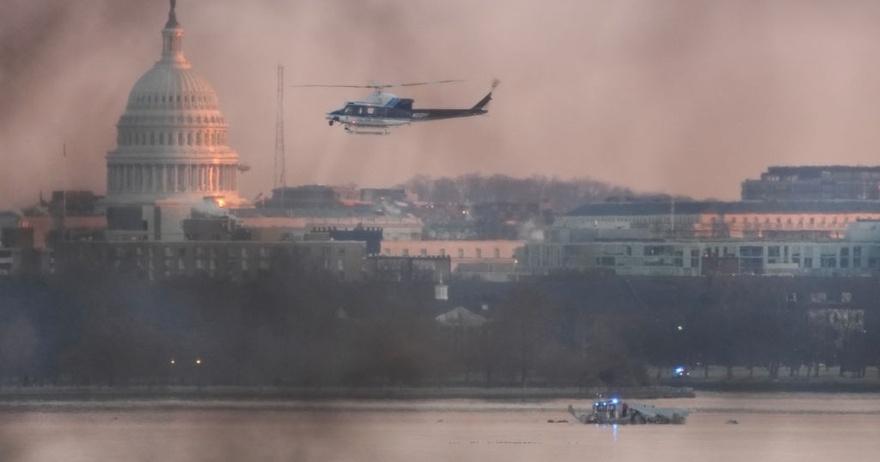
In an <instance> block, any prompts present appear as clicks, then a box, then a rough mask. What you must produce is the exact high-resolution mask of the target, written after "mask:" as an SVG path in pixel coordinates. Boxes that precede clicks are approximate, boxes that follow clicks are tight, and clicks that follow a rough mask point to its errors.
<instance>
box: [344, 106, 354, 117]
mask: <svg viewBox="0 0 880 462" xmlns="http://www.w3.org/2000/svg"><path fill="white" fill-rule="evenodd" d="M356 113H357V106H355V105H354V104H349V105H348V106H345V111H343V114H347V115H351V114H356Z"/></svg>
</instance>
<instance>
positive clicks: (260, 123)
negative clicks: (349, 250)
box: [0, 0, 880, 210]
mask: <svg viewBox="0 0 880 462" xmlns="http://www.w3.org/2000/svg"><path fill="white" fill-rule="evenodd" d="M168 8H169V2H168V1H167V0H155V1H152V2H149V3H147V2H140V3H128V2H113V1H111V0H90V1H89V2H86V3H85V4H61V5H59V4H57V2H52V1H49V0H12V1H11V4H9V5H7V6H6V7H4V15H3V16H2V17H0V43H4V46H3V48H2V49H0V83H2V84H0V140H2V141H3V144H4V146H3V153H2V154H0V160H2V161H3V162H2V165H3V168H2V169H0V210H4V209H9V208H15V207H21V206H26V205H30V204H33V203H35V202H36V201H37V199H38V197H39V194H40V192H41V191H42V193H43V195H44V197H47V196H48V194H49V192H50V191H51V190H57V189H64V188H69V189H90V190H94V191H96V192H98V193H100V194H103V193H104V192H105V191H106V155H107V152H108V151H110V150H112V149H113V148H114V147H115V146H116V139H115V138H116V133H115V124H116V122H117V121H118V118H119V116H120V114H122V112H123V111H124V108H125V103H126V99H127V97H128V92H129V91H130V90H131V88H132V86H133V85H134V83H135V81H136V80H137V78H138V77H139V76H140V75H142V74H143V73H144V72H145V71H147V70H148V69H149V68H150V67H151V66H152V65H153V63H154V62H155V60H156V57H157V54H158V52H159V43H160V42H159V41H158V40H159V34H160V30H161V28H162V25H163V24H164V23H165V20H166V19H167V12H168ZM176 12H177V17H178V19H179V21H180V22H181V24H182V25H183V26H184V28H185V30H186V36H185V38H184V40H185V44H186V53H187V57H188V59H189V60H190V61H191V62H192V64H193V66H194V67H195V68H196V69H198V70H199V71H200V72H201V73H202V74H204V75H205V77H207V78H208V79H209V80H210V81H211V82H212V84H213V85H214V86H215V88H216V90H217V94H218V97H219V104H220V108H221V110H222V111H223V114H224V115H225V116H226V118H227V119H228V121H229V124H230V130H229V144H230V145H231V147H232V148H233V149H235V150H236V151H238V152H239V153H240V156H241V160H242V162H245V163H247V164H249V165H250V166H251V167H252V168H251V170H250V171H249V172H247V173H245V174H243V175H242V178H241V181H240V185H241V187H240V190H241V195H242V197H245V198H251V199H252V198H254V197H255V196H256V195H257V194H258V193H260V192H262V193H264V194H268V192H269V190H270V189H271V187H272V178H273V172H272V166H273V155H274V142H275V105H276V82H275V78H276V72H275V70H276V66H277V65H278V64H279V63H280V64H283V65H284V66H285V81H286V82H287V83H289V85H288V87H287V88H285V102H286V108H285V123H286V130H285V141H286V151H287V171H286V177H287V183H288V184H291V185H292V184H315V183H323V184H346V183H354V184H357V185H359V186H363V187H388V186H393V185H395V184H398V183H401V182H404V181H406V180H407V179H409V178H411V177H413V176H415V175H427V176H430V177H434V178H437V177H443V176H448V177H455V176H459V175H463V174H469V173H479V174H484V175H492V174H495V173H498V174H504V175H509V176H513V177H528V176H531V175H533V174H539V175H546V176H556V177H559V178H560V179H572V178H590V179H594V180H597V181H603V182H606V183H609V184H613V185H617V186H621V187H627V188H631V189H633V190H634V191H636V192H640V193H651V192H662V193H669V194H676V195H687V196H691V197H694V198H696V199H708V198H715V199H722V200H736V199H737V198H738V197H739V193H740V183H741V182H742V181H743V180H745V179H749V178H758V177H759V175H760V174H761V172H763V171H765V170H766V168H767V167H768V166H770V165H828V164H836V165H878V164H880V162H878V159H877V153H878V152H880V137H878V136H876V134H875V132H876V126H877V125H878V123H880V104H878V103H880V85H878V84H877V82H878V81H880V28H878V27H876V26H877V24H878V23H880V5H878V4H876V3H875V2H868V1H860V0H846V1H841V2H833V3H831V2H802V1H794V0H791V1H780V2H772V3H761V2H753V3H743V2H738V1H734V0H719V1H716V2H710V3H699V2H697V3H695V2H685V1H669V2H652V1H647V0H632V1H627V2H614V3H613V4H608V3H607V2H599V1H574V0H572V1H566V0H561V1H558V2H554V3H553V4H551V5H550V6H547V5H546V4H538V3H537V2H535V1H527V0H515V1H512V2H501V1H485V2H468V1H464V0H451V1H448V2H429V1H427V0H415V1H410V2H388V1H380V0H375V1H365V2H330V3H328V2H322V1H318V0H308V1H303V2H295V3H292V4H286V3H283V2H277V1H272V0H255V1H253V2H248V3H246V4H242V3H240V2H233V1H231V0H211V1H208V0H181V1H180V2H177V5H176ZM496 77H497V78H499V79H501V81H502V84H501V86H500V87H499V88H498V90H497V91H496V93H495V99H494V101H493V102H492V103H491V105H490V107H489V109H490V112H489V115H488V116H487V117H479V118H475V119H467V120H452V121H444V122H437V123H435V124H433V125H413V126H408V127H402V128H400V129H398V130H395V131H393V133H392V134H391V135H389V136H375V137H364V136H351V135H346V134H344V133H343V132H342V131H341V130H338V127H332V128H331V127H328V126H327V125H326V121H325V120H324V119H323V114H324V113H325V112H327V111H329V110H332V109H335V108H337V107H339V106H340V105H341V104H342V103H343V102H344V101H345V100H346V99H357V98H360V97H362V96H363V95H364V94H365V91H361V90H356V89H352V90H349V89H329V88H327V89H321V88H294V87H293V85H295V84H316V83H317V84H364V83H369V82H371V81H378V82H388V83H399V82H411V81H425V80H441V79H463V80H465V81H464V82H461V83H453V84H446V85H439V86H427V87H412V88H405V89H395V90H394V92H396V93H397V94H400V95H402V96H408V97H413V98H415V99H416V103H417V104H418V105H420V106H431V107H443V106H448V107H459V106H462V105H465V106H466V105H469V104H472V103H474V102H475V101H476V100H477V99H479V98H480V97H481V96H482V95H483V94H485V91H486V90H487V89H488V87H489V85H490V83H491V81H492V79H493V78H496ZM65 145H66V152H67V156H66V157H65V156H64V155H63V151H64V150H65V149H64V146H65Z"/></svg>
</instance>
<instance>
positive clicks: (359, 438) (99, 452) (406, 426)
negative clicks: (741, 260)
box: [0, 393, 880, 462]
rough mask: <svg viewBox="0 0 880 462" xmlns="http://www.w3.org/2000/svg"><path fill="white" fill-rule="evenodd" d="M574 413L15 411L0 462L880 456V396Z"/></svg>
mask: <svg viewBox="0 0 880 462" xmlns="http://www.w3.org/2000/svg"><path fill="white" fill-rule="evenodd" d="M570 402H571V401H570V400H557V399H554V400H546V401H526V402H524V401H516V400H513V401H504V400H466V399H452V400H449V399H447V400H401V401H395V400H357V401H344V400H332V401H295V400H277V401H275V400H250V401H247V400H246V401H241V400H180V399H164V400H163V399H146V400H136V399H134V400H118V399H114V400H44V401H34V400H27V401H21V402H17V401H15V400H10V401H6V402H4V403H3V404H2V406H0V461H3V462H37V461H39V462H47V461H65V462H80V461H83V462H84V461H90V462H95V461H97V462H101V461H129V460H130V461H163V462H201V461H293V460H295V461H323V462H335V461H382V462H398V461H400V462H403V461H406V462H412V461H414V460H417V461H420V462H435V461H447V460H455V461H487V460H491V461H495V460H504V461H536V460H562V461H568V460H584V459H594V458H596V459H599V460H618V461H636V460H646V459H650V460H652V461H677V462H681V461H697V460H706V459H711V460H713V462H727V461H731V462H732V461H742V460H754V461H763V460H773V461H798V462H804V461H825V460H829V459H833V458H840V457H846V458H851V457H852V458H858V459H862V460H869V459H872V458H873V457H874V456H875V455H876V452H877V451H878V450H880V426H877V425H876V422H877V419H878V416H880V395H878V394H866V393H859V394H814V393H813V394H811V393H773V394H768V393H764V394H761V393H748V394H734V393H701V394H698V396H697V397H696V398H686V399H661V400H646V401H645V402H649V403H652V404H656V405H660V406H680V407H687V408H690V409H691V410H692V411H693V412H692V414H691V416H690V417H689V419H688V422H687V424H685V425H644V426H621V427H610V426H608V427H601V426H590V425H581V424H578V423H573V419H572V418H571V416H570V415H568V414H567V413H566V412H565V407H566V406H567V405H568V404H569V403H570ZM577 404H580V405H581V406H586V405H588V403H587V402H586V401H582V402H580V403H577ZM730 420H736V421H737V422H738V423H737V424H731V423H728V422H729V421H730Z"/></svg>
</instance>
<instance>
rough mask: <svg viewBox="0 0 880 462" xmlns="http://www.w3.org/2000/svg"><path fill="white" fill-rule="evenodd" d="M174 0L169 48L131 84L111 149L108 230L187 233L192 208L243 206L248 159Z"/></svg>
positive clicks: (114, 236)
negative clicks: (196, 63)
mask: <svg viewBox="0 0 880 462" xmlns="http://www.w3.org/2000/svg"><path fill="white" fill-rule="evenodd" d="M174 6H175V5H174V1H172V2H171V9H170V11H169V13H168V22H167V23H166V24H165V27H164V29H162V55H161V58H160V59H159V60H158V61H156V63H155V65H154V66H153V68H152V69H150V70H149V71H147V72H146V73H145V74H144V75H143V76H142V77H141V78H140V79H139V80H138V81H137V83H135V85H134V87H133V88H132V90H131V92H130V94H129V97H128V104H127V105H126V108H125V111H124V112H123V114H122V116H121V117H120V118H119V122H118V124H117V139H116V142H117V146H116V149H114V150H112V151H110V152H109V153H108V154H107V195H106V206H107V237H108V239H110V240H170V241H175V240H183V232H182V229H181V223H182V220H183V219H185V218H187V217H188V216H189V215H190V214H191V211H192V209H193V208H197V209H203V210H213V211H214V213H223V208H224V207H240V206H242V205H244V203H245V201H244V200H243V199H242V198H241V197H240V196H239V195H238V183H237V175H238V173H239V171H240V170H242V166H241V164H240V162H239V156H238V153H237V152H235V151H234V150H233V149H232V148H230V147H229V145H228V142H227V132H228V128H229V127H228V124H227V123H226V120H225V119H224V117H223V114H222V113H221V112H220V109H219V106H218V102H217V94H216V92H215V91H214V88H213V86H212V85H211V83H210V82H209V81H208V80H207V79H206V78H205V77H204V76H202V75H201V74H200V73H199V72H197V71H196V70H194V69H193V68H192V65H191V64H190V63H189V61H187V59H186V57H185V56H184V53H183V35H184V31H183V28H182V27H181V26H180V24H179V23H178V21H177V16H176V13H175V10H174Z"/></svg>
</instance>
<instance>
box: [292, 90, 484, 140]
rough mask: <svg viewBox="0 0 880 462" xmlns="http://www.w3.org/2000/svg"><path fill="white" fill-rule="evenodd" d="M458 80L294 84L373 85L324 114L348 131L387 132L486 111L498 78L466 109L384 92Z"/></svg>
mask: <svg viewBox="0 0 880 462" xmlns="http://www.w3.org/2000/svg"><path fill="white" fill-rule="evenodd" d="M449 82H460V80H439V81H435V82H417V83H401V84H395V85H387V84H382V85H297V86H298V87H337V88H372V89H373V93H371V94H370V95H369V96H367V97H366V98H365V99H363V100H358V101H346V102H345V105H344V106H343V107H341V108H339V109H337V110H335V111H331V112H328V113H327V114H326V115H325V118H326V119H327V123H328V125H330V126H331V127H332V126H333V125H334V124H337V123H338V124H340V125H342V126H343V128H344V129H345V131H346V132H347V133H351V134H364V135H387V134H389V129H390V128H391V127H396V126H400V125H409V124H411V123H413V122H428V121H432V120H441V119H453V118H458V117H472V116H477V115H483V114H486V113H487V112H489V111H488V109H486V105H488V104H489V101H491V100H492V91H494V90H495V87H497V86H498V84H499V83H500V81H499V80H498V79H494V80H493V81H492V88H491V89H490V90H489V93H487V94H486V96H484V97H483V99H481V100H480V101H478V102H477V104H475V105H474V106H473V107H471V108H468V109H416V108H413V99H412V98H400V97H398V96H396V95H393V94H391V93H388V92H386V91H385V90H386V89H388V88H394V87H411V86H416V85H431V84H437V83H449Z"/></svg>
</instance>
